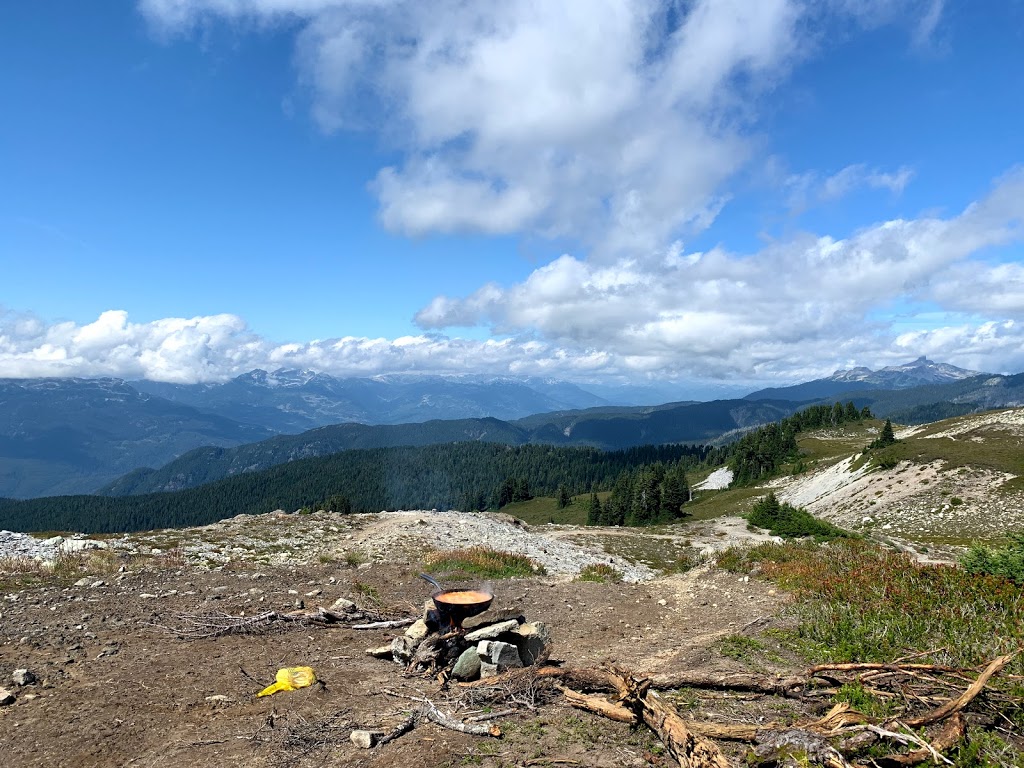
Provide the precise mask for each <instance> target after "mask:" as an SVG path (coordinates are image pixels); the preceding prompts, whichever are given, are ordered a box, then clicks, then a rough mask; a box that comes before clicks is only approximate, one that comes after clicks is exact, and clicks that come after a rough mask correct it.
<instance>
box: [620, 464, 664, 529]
mask: <svg viewBox="0 0 1024 768" xmlns="http://www.w3.org/2000/svg"><path fill="white" fill-rule="evenodd" d="M662 471H664V468H662ZM660 491H661V488H660V485H659V483H658V472H657V471H656V469H655V468H654V467H644V468H642V469H641V470H640V471H639V472H638V474H637V479H636V482H635V483H634V485H633V504H632V508H631V510H630V515H629V518H628V522H629V524H630V525H650V524H651V523H653V522H655V521H656V520H657V519H658V513H659V512H660V511H661V492H660Z"/></svg>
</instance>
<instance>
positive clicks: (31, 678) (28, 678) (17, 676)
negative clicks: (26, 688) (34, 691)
mask: <svg viewBox="0 0 1024 768" xmlns="http://www.w3.org/2000/svg"><path fill="white" fill-rule="evenodd" d="M11 679H12V680H14V684H15V685H32V683H34V682H36V676H35V675H34V674H33V673H32V672H30V671H29V670H27V669H16V670H14V674H13V675H11Z"/></svg>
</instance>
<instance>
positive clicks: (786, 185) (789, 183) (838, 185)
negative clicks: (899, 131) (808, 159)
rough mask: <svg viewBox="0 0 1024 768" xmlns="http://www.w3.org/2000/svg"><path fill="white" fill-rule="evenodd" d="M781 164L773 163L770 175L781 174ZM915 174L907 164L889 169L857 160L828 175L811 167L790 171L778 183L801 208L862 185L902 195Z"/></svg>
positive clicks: (836, 197) (796, 207) (794, 205)
mask: <svg viewBox="0 0 1024 768" xmlns="http://www.w3.org/2000/svg"><path fill="white" fill-rule="evenodd" d="M777 166H778V161H775V162H774V163H769V175H775V176H777V175H779V174H778V171H777ZM913 178H914V171H913V169H911V168H909V167H907V166H902V167H900V168H897V169H896V170H894V171H886V170H882V169H881V168H872V167H868V166H867V165H865V164H864V163H857V164H854V165H848V166H846V167H845V168H842V169H840V170H838V171H836V172H835V173H833V174H831V175H828V176H826V175H823V174H821V173H818V172H817V171H807V172H805V173H795V174H790V175H789V176H786V177H785V178H782V179H781V180H780V181H778V182H777V183H778V184H779V186H781V187H782V189H783V190H785V193H786V195H787V197H788V203H789V207H790V208H792V209H793V210H795V211H798V212H799V211H803V210H805V209H807V208H809V207H812V206H814V205H819V204H821V203H829V202H835V201H836V200H839V199H841V198H843V197H846V196H847V195H849V194H850V193H852V192H855V191H857V190H859V189H878V190H884V191H887V192H890V193H891V194H893V195H900V194H902V193H903V190H904V189H905V188H906V186H907V184H909V183H910V181H911V180H912V179H913Z"/></svg>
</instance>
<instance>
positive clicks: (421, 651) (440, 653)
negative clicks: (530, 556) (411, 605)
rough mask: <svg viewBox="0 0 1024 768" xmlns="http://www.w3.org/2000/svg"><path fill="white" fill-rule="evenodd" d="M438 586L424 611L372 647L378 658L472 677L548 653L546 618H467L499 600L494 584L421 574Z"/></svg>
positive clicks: (415, 669)
mask: <svg viewBox="0 0 1024 768" xmlns="http://www.w3.org/2000/svg"><path fill="white" fill-rule="evenodd" d="M420 575H421V576H422V577H423V578H424V579H425V580H426V581H428V582H429V583H430V584H431V585H432V586H433V587H434V590H435V591H434V592H433V594H432V596H431V598H430V599H429V600H427V602H426V603H425V605H424V609H423V616H422V618H420V619H419V620H418V621H416V622H415V623H414V624H413V625H412V626H410V627H409V628H408V629H407V630H406V631H405V634H403V635H400V636H398V637H396V638H395V639H394V640H392V642H391V644H390V645H385V646H381V647H379V648H371V649H369V650H368V651H367V653H369V654H370V655H371V656H376V657H377V658H386V659H392V660H394V661H395V662H398V663H401V664H404V665H406V671H407V672H408V673H410V674H424V673H429V674H435V675H438V676H440V677H441V678H442V679H445V680H447V679H449V678H451V679H454V680H458V681H460V682H468V681H471V680H477V679H480V678H487V677H494V676H496V675H499V674H501V673H503V672H506V671H508V670H511V669H517V668H522V667H529V666H533V665H535V664H537V663H538V662H540V661H542V660H544V659H546V658H547V651H548V645H549V643H550V633H549V631H548V628H547V626H546V625H545V624H543V623H542V622H539V621H538V622H529V621H526V619H525V617H523V616H501V617H497V618H495V619H491V620H490V621H484V622H483V623H480V624H477V625H475V626H473V627H471V628H466V627H464V626H463V622H464V621H466V620H467V619H470V618H472V617H474V616H478V615H479V614H481V613H483V612H485V611H486V610H487V609H488V608H490V606H491V603H492V602H493V601H494V592H493V590H491V589H490V588H489V587H486V586H484V587H479V588H476V589H445V588H444V587H442V586H441V585H440V584H439V583H438V582H437V580H435V579H434V578H433V577H431V576H428V575H427V574H420Z"/></svg>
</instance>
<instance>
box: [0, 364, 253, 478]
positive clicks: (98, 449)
mask: <svg viewBox="0 0 1024 768" xmlns="http://www.w3.org/2000/svg"><path fill="white" fill-rule="evenodd" d="M272 434H273V431H272V430H269V429H266V428H265V427H261V426H256V425H252V424H239V423H238V422H237V421H233V420H232V419H228V418H225V417H224V416H220V415H217V414H214V413H207V412H202V411H200V410H198V409H196V408H192V407H191V406H188V405H183V404H180V403H172V402H169V401H167V400H163V399H161V398H154V397H151V396H150V395H146V394H143V393H142V392H139V391H138V390H137V389H135V388H134V387H131V386H129V385H128V384H125V383H124V382H123V381H119V380H116V379H0V496H13V497H28V496H38V495H41V494H51V495H52V494H65V493H81V492H86V491H93V490H95V489H96V488H98V487H99V486H101V485H103V484H104V483H107V482H109V481H111V480H113V479H114V478H116V477H119V476H120V475H122V474H124V473H125V472H127V471H129V470H131V469H134V468H135V467H139V466H147V465H148V466H159V465H161V464H164V463H166V462H168V461H170V460H171V459H173V458H174V457H175V456H180V455H181V454H182V453H184V452H185V451H188V450H191V449H192V448H195V447H196V446H199V445H216V446H229V445H241V444H243V443H250V442H253V441H254V440H262V439H264V438H266V437H269V436H270V435H272Z"/></svg>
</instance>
